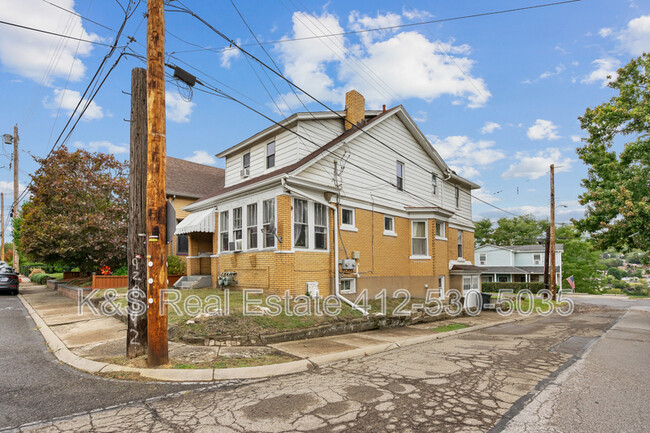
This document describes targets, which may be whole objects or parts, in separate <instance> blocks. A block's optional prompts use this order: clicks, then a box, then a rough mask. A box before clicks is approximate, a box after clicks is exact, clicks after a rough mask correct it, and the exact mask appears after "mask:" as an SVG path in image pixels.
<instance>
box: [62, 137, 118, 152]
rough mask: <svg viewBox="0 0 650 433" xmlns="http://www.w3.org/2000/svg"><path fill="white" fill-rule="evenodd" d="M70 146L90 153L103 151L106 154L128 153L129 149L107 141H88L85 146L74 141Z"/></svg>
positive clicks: (80, 142)
mask: <svg viewBox="0 0 650 433" xmlns="http://www.w3.org/2000/svg"><path fill="white" fill-rule="evenodd" d="M72 146H73V147H76V148H78V149H85V150H88V151H90V152H102V151H105V152H108V153H129V147H128V146H127V145H116V144H113V143H111V142H110V141H107V140H102V141H90V142H88V144H85V143H83V142H82V141H75V142H74V143H72Z"/></svg>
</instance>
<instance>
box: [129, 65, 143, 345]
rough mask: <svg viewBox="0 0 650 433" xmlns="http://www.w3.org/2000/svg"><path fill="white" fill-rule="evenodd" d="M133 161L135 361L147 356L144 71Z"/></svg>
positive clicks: (136, 99)
mask: <svg viewBox="0 0 650 433" xmlns="http://www.w3.org/2000/svg"><path fill="white" fill-rule="evenodd" d="M130 157H131V158H130V162H129V235H128V242H127V249H126V251H127V253H126V257H127V263H128V267H129V292H128V296H127V301H128V310H127V311H128V318H129V320H128V324H127V327H128V331H127V336H126V356H127V358H135V357H137V356H140V355H144V354H145V353H147V309H146V305H147V304H146V302H147V293H146V291H145V290H146V284H147V283H146V280H147V211H146V207H147V70H146V69H144V68H134V69H133V71H131V155H130ZM143 305H144V308H143Z"/></svg>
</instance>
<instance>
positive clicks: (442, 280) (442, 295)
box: [438, 275, 445, 299]
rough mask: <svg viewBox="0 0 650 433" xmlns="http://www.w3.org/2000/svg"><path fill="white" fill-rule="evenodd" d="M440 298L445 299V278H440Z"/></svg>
mask: <svg viewBox="0 0 650 433" xmlns="http://www.w3.org/2000/svg"><path fill="white" fill-rule="evenodd" d="M438 297H439V298H440V299H445V277H444V275H443V276H440V277H438Z"/></svg>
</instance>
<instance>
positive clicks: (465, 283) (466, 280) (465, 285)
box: [463, 276, 472, 292]
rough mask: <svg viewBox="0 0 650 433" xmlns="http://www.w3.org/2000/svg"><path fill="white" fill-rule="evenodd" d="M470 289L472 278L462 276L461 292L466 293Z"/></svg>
mask: <svg viewBox="0 0 650 433" xmlns="http://www.w3.org/2000/svg"><path fill="white" fill-rule="evenodd" d="M471 289H472V277H470V276H463V292H466V291H468V290H471Z"/></svg>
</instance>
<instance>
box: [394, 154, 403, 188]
mask: <svg viewBox="0 0 650 433" xmlns="http://www.w3.org/2000/svg"><path fill="white" fill-rule="evenodd" d="M395 185H397V189H398V190H400V191H403V190H404V163H402V162H399V161H397V183H396V184H395Z"/></svg>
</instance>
